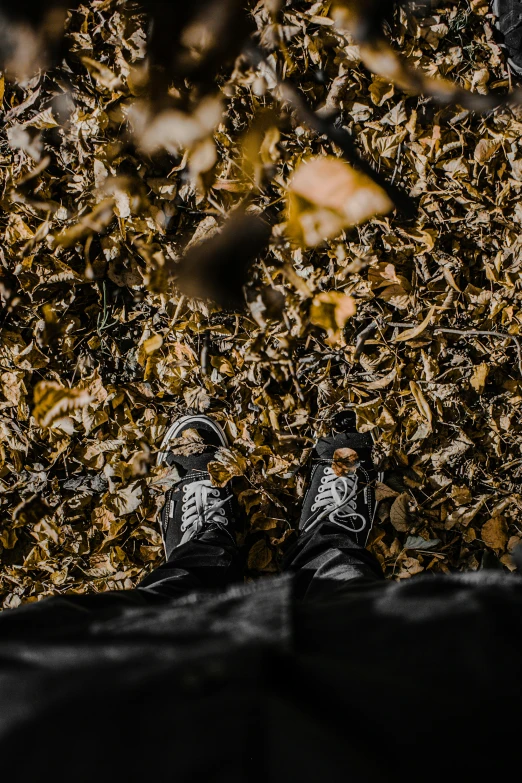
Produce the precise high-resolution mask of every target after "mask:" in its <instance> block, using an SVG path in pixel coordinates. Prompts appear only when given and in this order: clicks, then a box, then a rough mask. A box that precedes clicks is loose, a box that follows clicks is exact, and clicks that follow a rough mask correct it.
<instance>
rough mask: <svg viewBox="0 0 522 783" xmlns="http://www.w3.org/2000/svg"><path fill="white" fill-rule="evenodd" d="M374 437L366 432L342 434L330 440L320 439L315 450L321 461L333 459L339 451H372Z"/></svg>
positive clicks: (333, 436)
mask: <svg viewBox="0 0 522 783" xmlns="http://www.w3.org/2000/svg"><path fill="white" fill-rule="evenodd" d="M372 445H373V440H372V436H371V435H370V434H369V433H366V432H341V433H339V434H338V435H332V436H331V437H329V438H319V440H318V441H317V445H316V447H315V450H316V452H317V456H318V457H319V458H320V459H326V458H328V457H333V455H334V452H335V451H337V449H346V448H349V449H354V450H355V451H357V450H358V449H371V447H372Z"/></svg>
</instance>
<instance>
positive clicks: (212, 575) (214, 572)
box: [138, 530, 242, 597]
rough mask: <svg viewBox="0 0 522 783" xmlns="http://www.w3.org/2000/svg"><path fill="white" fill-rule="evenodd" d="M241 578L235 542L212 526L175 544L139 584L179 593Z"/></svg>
mask: <svg viewBox="0 0 522 783" xmlns="http://www.w3.org/2000/svg"><path fill="white" fill-rule="evenodd" d="M241 579H242V569H241V565H240V561H239V551H238V548H237V546H236V544H235V543H234V542H233V541H232V539H231V538H230V537H229V536H228V535H227V534H226V533H223V532H222V531H220V530H211V531H207V532H206V533H203V535H201V536H200V537H198V538H197V539H192V540H191V541H187V543H186V544H182V545H181V546H178V547H176V549H174V550H173V552H172V554H171V555H170V557H169V559H168V560H167V561H166V562H165V563H163V565H161V566H159V568H156V569H154V571H152V573H150V574H148V575H147V576H146V577H145V579H143V581H142V582H140V584H139V585H138V588H139V589H145V590H147V592H152V593H155V594H157V595H164V596H169V597H176V596H181V595H185V594H186V593H190V592H192V591H193V590H202V589H203V590H204V589H207V588H214V587H216V588H222V587H226V586H227V585H228V584H230V583H231V582H238V581H241Z"/></svg>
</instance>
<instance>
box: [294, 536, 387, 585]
mask: <svg viewBox="0 0 522 783" xmlns="http://www.w3.org/2000/svg"><path fill="white" fill-rule="evenodd" d="M283 569H284V570H286V571H290V572H292V573H294V574H295V597H296V598H299V599H301V598H306V599H309V598H321V597H323V596H328V595H331V594H332V593H337V592H339V591H342V590H344V589H346V587H349V586H350V585H354V584H355V583H360V582H369V581H374V580H376V579H382V578H383V573H382V570H381V567H380V566H379V563H378V562H377V560H376V558H375V557H374V556H373V555H372V554H371V552H368V550H367V549H365V548H364V547H363V546H361V545H360V544H357V543H356V542H355V541H354V540H353V538H351V537H350V535H349V533H347V532H345V531H343V530H342V528H340V527H339V526H338V525H332V524H331V523H330V522H323V523H321V524H319V525H316V527H314V528H313V529H312V530H310V531H309V532H308V533H303V534H302V535H301V536H300V537H299V538H298V540H297V542H296V543H295V544H294V545H293V546H292V547H291V548H290V549H289V551H288V552H287V554H286V556H285V559H284V562H283Z"/></svg>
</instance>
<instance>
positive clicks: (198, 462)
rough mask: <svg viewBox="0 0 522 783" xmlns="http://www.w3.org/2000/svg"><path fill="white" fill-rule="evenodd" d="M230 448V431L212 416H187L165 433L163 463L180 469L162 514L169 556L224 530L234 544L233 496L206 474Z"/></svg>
mask: <svg viewBox="0 0 522 783" xmlns="http://www.w3.org/2000/svg"><path fill="white" fill-rule="evenodd" d="M189 430H190V432H189ZM196 433H197V434H196ZM227 445H228V441H227V437H226V435H225V433H224V432H223V430H222V429H221V427H220V426H219V424H217V423H216V422H215V421H212V419H210V418H209V417H208V416H201V415H199V416H183V417H182V418H180V419H178V420H177V421H175V422H174V423H173V424H172V426H171V427H169V429H168V430H167V432H166V433H165V436H164V438H163V441H162V444H161V447H160V452H159V454H158V465H162V464H167V465H169V466H175V467H176V468H177V470H178V472H179V475H180V477H181V478H180V480H179V481H178V482H177V483H176V484H175V485H174V487H173V488H172V489H171V490H169V491H168V492H167V494H166V498H165V505H164V506H163V510H162V512H161V533H162V537H163V545H164V547H165V555H166V557H167V558H169V557H170V555H171V554H172V551H173V550H174V549H175V548H176V547H178V546H181V544H185V543H186V542H187V541H190V540H191V539H194V538H198V537H199V536H201V535H202V534H203V533H205V532H207V531H208V530H216V529H219V530H221V531H223V532H224V533H225V534H226V535H228V536H229V537H230V539H231V540H232V541H233V542H234V543H235V537H234V533H233V528H234V524H235V521H236V520H235V515H234V511H233V503H232V501H233V496H232V493H231V492H230V490H229V489H227V488H226V487H224V488H222V489H220V488H219V487H215V486H213V484H212V482H211V481H210V474H209V472H208V470H207V465H208V463H209V462H210V461H211V460H212V459H213V458H214V455H215V453H216V451H217V449H218V448H219V447H220V446H227Z"/></svg>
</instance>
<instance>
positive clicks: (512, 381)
mask: <svg viewBox="0 0 522 783" xmlns="http://www.w3.org/2000/svg"><path fill="white" fill-rule="evenodd" d="M329 7H330V3H327V2H317V3H314V4H311V3H309V2H297V1H295V2H290V3H288V4H287V5H286V6H285V9H284V12H283V14H282V28H281V30H280V34H281V36H282V40H283V41H284V46H280V47H278V48H276V49H274V51H273V52H272V54H271V55H270V57H269V62H270V64H271V67H273V68H274V69H279V71H282V72H284V74H285V77H287V78H291V79H292V81H293V84H294V85H295V86H296V88H297V89H298V90H300V91H301V92H302V94H303V95H304V96H306V99H307V102H308V105H309V106H311V107H312V108H313V109H314V110H320V109H321V108H322V109H323V110H336V111H337V112H339V117H340V123H341V125H342V126H343V127H344V128H346V129H348V130H349V131H350V132H351V133H352V135H353V137H354V138H355V139H356V144H357V147H358V148H359V149H360V151H361V153H362V154H363V155H364V156H365V157H366V159H367V160H369V161H371V162H372V163H373V165H374V166H375V167H376V168H378V169H379V171H380V172H381V173H382V174H384V175H385V176H386V177H387V178H388V179H393V182H394V183H395V185H397V186H399V187H402V188H404V189H405V190H406V191H407V192H408V193H409V194H411V195H412V197H413V198H414V199H415V200H416V202H417V204H418V214H417V217H416V218H414V219H409V218H408V219H407V218H405V217H404V216H403V215H401V214H400V212H398V211H393V212H390V213H389V214H388V215H387V216H382V215H381V216H378V217H373V218H372V219H370V220H368V221H367V222H365V223H364V224H362V225H359V226H358V227H355V228H346V229H345V230H344V231H343V232H342V233H339V235H338V236H336V237H335V238H333V239H330V240H328V241H327V242H323V243H320V244H317V245H316V246H314V247H303V246H298V245H297V244H296V243H295V242H293V241H292V240H291V239H289V238H288V237H287V235H286V234H285V231H286V226H285V220H286V217H285V215H286V213H285V212H284V209H283V207H284V204H285V199H286V197H287V192H288V183H289V179H290V178H291V176H292V173H293V171H294V170H295V168H296V167H297V166H298V164H299V162H300V161H301V160H303V158H307V157H310V156H318V155H321V154H324V153H327V154H329V155H333V156H338V155H339V150H338V149H336V148H335V146H334V145H332V144H331V142H329V141H328V140H327V139H326V138H325V137H322V136H318V134H317V133H316V132H315V131H314V130H312V129H310V128H309V127H307V126H306V124H304V123H302V122H301V121H300V120H299V119H297V118H296V116H295V114H294V113H293V112H292V111H291V110H287V109H285V108H284V106H283V108H282V104H281V103H280V102H279V103H278V101H277V99H276V98H274V89H273V88H274V85H272V84H271V83H270V80H271V73H272V71H271V70H270V69H267V68H265V70H263V68H262V67H258V68H255V67H253V66H252V65H251V64H250V63H249V62H248V61H246V60H239V61H238V62H237V63H236V67H235V68H234V69H232V70H231V71H230V72H229V73H228V74H224V75H223V76H221V77H220V78H219V80H218V83H219V90H218V93H219V100H218V99H217V98H216V97H215V96H214V95H211V96H210V97H209V98H208V99H207V103H206V105H205V106H204V108H203V109H202V110H201V112H200V114H199V115H198V116H195V117H194V118H193V120H194V122H196V123H198V128H200V130H199V131H198V133H199V135H197V142H194V141H193V143H192V146H191V148H190V150H189V151H188V152H185V151H184V150H176V149H168V148H166V150H165V151H164V152H163V153H161V154H156V155H152V154H147V153H146V152H145V151H143V150H140V146H139V145H136V144H133V143H132V140H129V139H128V138H127V137H125V135H124V133H123V131H122V128H125V126H126V123H128V122H129V117H130V118H131V120H132V112H133V107H134V106H135V103H136V100H137V99H136V94H137V92H138V88H136V87H135V81H136V78H135V73H136V67H137V66H138V65H139V63H140V62H141V60H142V58H143V56H144V41H145V36H144V27H143V25H144V23H143V20H142V19H141V18H140V17H138V16H134V17H133V18H132V19H131V20H130V21H129V18H128V17H126V16H125V15H124V13H123V11H122V5H121V3H118V2H117V1H116V0H115V1H114V2H112V1H111V0H104V1H103V2H92V3H90V4H88V5H86V6H80V8H79V9H77V10H75V11H73V12H71V14H70V17H69V20H68V32H67V45H68V54H67V56H66V60H65V63H64V64H63V65H61V66H60V67H57V68H54V69H53V70H50V71H47V72H45V73H40V74H38V75H36V76H34V78H32V79H30V80H26V81H25V82H23V83H19V84H14V83H7V82H6V84H5V93H4V95H3V128H2V130H1V131H0V180H1V186H2V190H1V193H2V204H1V206H2V214H1V216H0V221H1V224H2V233H3V242H2V247H1V250H0V262H1V264H0V270H1V275H2V276H1V277H0V287H1V289H2V295H3V298H4V300H5V302H6V308H5V310H4V312H3V314H2V316H1V317H0V328H1V342H0V505H1V515H0V520H1V521H0V560H1V570H0V597H1V601H2V605H3V607H14V606H17V605H18V604H19V603H21V602H24V601H27V600H35V599H39V598H41V597H43V596H47V595H55V594H59V593H63V592H70V591H73V592H87V591H104V590H111V589H118V588H126V587H131V586H133V585H135V584H136V583H137V582H138V581H139V580H140V579H141V578H142V577H143V576H144V575H145V573H147V572H148V571H150V570H151V569H152V568H154V567H155V566H157V565H159V563H160V562H161V561H162V558H163V550H162V544H161V537H160V531H159V527H158V520H157V514H158V509H159V508H160V507H161V504H162V502H163V497H164V491H165V488H166V486H168V482H169V480H170V479H169V476H168V475H167V473H168V471H166V470H165V469H164V468H158V467H157V466H156V464H155V460H156V453H157V448H158V444H159V442H160V441H161V437H162V433H163V431H164V429H165V426H166V425H167V423H168V422H169V421H171V419H172V417H174V416H176V415H178V414H179V413H181V412H185V411H186V410H187V408H189V409H192V410H197V411H201V412H205V413H207V414H209V415H211V416H214V417H215V418H216V419H217V420H218V421H220V422H221V423H222V424H223V425H224V427H225V430H226V432H227V434H228V436H229V439H230V442H231V444H232V446H231V448H230V449H229V450H228V451H227V452H226V453H223V454H222V455H221V457H220V459H221V461H222V463H223V476H225V477H227V476H229V475H230V476H232V475H233V476H235V477H236V491H237V494H238V497H239V501H240V503H241V504H242V506H243V507H244V508H245V510H246V511H247V512H248V514H249V518H250V524H249V529H248V531H247V533H246V534H245V536H244V541H243V542H242V543H244V546H245V551H246V553H247V555H246V575H247V576H248V577H257V576H259V575H260V574H263V573H267V572H274V571H277V570H278V567H279V562H280V558H281V555H282V553H283V552H284V549H285V547H286V546H288V544H289V543H291V541H292V540H293V537H294V536H295V525H296V520H297V518H298V514H299V500H300V498H301V497H302V494H303V487H304V481H305V475H306V460H307V457H308V456H309V453H310V448H311V446H312V445H313V442H314V439H315V438H316V437H317V435H320V434H325V433H326V432H327V431H328V421H329V419H330V418H331V416H332V415H333V414H334V413H335V412H337V411H340V410H343V409H344V408H346V407H350V408H352V409H353V410H355V412H356V415H357V425H358V428H359V429H360V430H361V431H363V432H366V431H372V430H373V432H374V434H375V435H376V445H375V457H376V459H378V460H379V461H380V463H381V465H382V466H383V467H384V468H385V471H386V473H385V479H384V481H385V483H384V484H383V485H381V486H380V487H378V494H379V498H380V505H379V509H378V516H377V523H376V525H375V528H374V530H373V532H372V536H371V540H370V544H369V546H370V549H371V550H372V551H373V552H374V553H375V555H376V556H377V558H378V559H379V561H380V563H381V564H382V566H383V568H384V570H385V573H386V575H387V576H388V577H389V578H392V579H404V578H408V577H410V576H412V575H414V574H417V573H421V572H448V571H454V570H458V571H460V570H475V569H477V568H479V567H480V565H481V563H482V560H483V554H484V552H491V553H492V554H493V555H495V557H497V558H499V560H500V561H501V563H502V564H503V566H504V567H505V568H507V569H513V567H514V566H513V561H512V557H511V552H512V550H513V548H514V547H515V545H516V544H517V543H518V541H519V540H520V539H521V538H522V523H521V521H520V509H521V506H522V499H521V495H520V488H521V476H522V451H521V445H522V415H521V411H522V406H521V403H522V375H521V362H520V360H519V359H520V357H519V350H520V348H519V344H518V342H517V340H516V336H517V335H519V334H520V329H521V324H522V300H521V297H522V294H521V290H522V289H521V286H520V268H521V265H522V236H521V224H522V206H521V201H520V193H521V189H522V142H521V139H522V111H521V110H520V109H518V108H517V107H513V106H506V107H504V108H500V109H497V110H495V111H492V112H489V113H487V114H483V115H482V116H481V115H478V114H474V113H472V112H469V111H464V110H463V109H462V108H461V107H458V106H447V107H438V106H437V105H436V104H434V103H433V101H432V100H429V99H426V98H419V97H416V96H413V95H411V94H406V93H405V92H403V91H402V90H401V89H399V88H397V87H394V86H393V85H392V84H391V83H389V82H388V81H386V80H385V79H384V78H382V77H380V76H375V75H372V73H371V72H370V71H369V70H367V68H366V67H365V66H364V65H363V64H362V63H361V59H360V57H359V52H358V47H357V45H355V44H354V43H353V41H352V42H351V41H350V39H349V38H348V37H347V36H346V35H343V34H341V33H339V32H338V31H336V29H335V28H334V27H333V26H332V24H331V19H330V17H329V16H328V13H329ZM254 18H255V22H256V24H257V26H258V29H259V30H260V32H261V39H263V37H264V38H265V39H268V38H269V33H270V30H269V16H268V14H267V13H266V11H265V10H264V6H263V5H262V4H259V6H258V7H257V8H256V11H255V14H254ZM387 35H388V39H389V41H390V43H391V44H392V45H393V46H394V48H395V49H397V50H399V51H401V52H402V53H404V54H405V55H406V56H407V57H408V59H409V60H410V62H412V63H414V64H415V66H416V67H417V68H419V69H421V70H423V71H425V72H427V73H428V74H430V75H432V76H438V75H440V76H445V77H446V78H448V79H451V80H454V81H455V82H457V83H458V84H459V85H461V86H463V87H466V88H467V89H470V90H471V91H472V92H477V93H478V94H488V93H493V94H495V93H502V92H506V91H507V90H508V89H510V88H511V86H512V85H511V76H510V74H509V73H508V69H507V65H506V61H505V57H504V54H503V52H502V50H501V49H500V48H499V46H498V44H497V42H496V39H495V36H494V33H493V19H492V16H491V12H490V8H489V5H488V4H487V3H486V2H483V1H482V0H472V2H470V3H458V4H454V3H451V2H441V3H438V4H437V5H434V7H433V8H432V10H431V11H430V16H427V15H426V14H425V15H424V16H423V17H414V16H413V15H411V14H407V13H406V12H405V11H404V10H402V11H399V12H397V14H396V18H395V22H394V24H393V25H392V26H391V27H390V29H389V30H388V33H387ZM216 107H218V109H219V112H220V114H219V117H218V120H217V121H216V120H215V119H213V118H214V116H215V113H216ZM260 113H263V117H264V120H263V123H261V124H260V125H259V124H258V125H257V126H256V125H255V122H254V118H255V117H258V116H259V114H260ZM64 118H65V119H64ZM252 128H253V130H252ZM249 129H250V134H249ZM252 146H256V150H257V152H258V154H259V160H258V162H257V163H253V164H252V161H250V164H249V165H245V158H248V156H249V155H251V152H250V150H251V148H252ZM246 195H248V197H249V199H250V205H251V206H250V209H251V210H254V211H255V210H256V209H257V210H258V211H259V212H261V211H262V210H264V209H266V208H267V206H268V205H276V206H277V205H279V206H281V211H280V212H279V218H278V223H277V225H275V226H274V228H273V232H272V234H273V237H272V241H271V245H270V249H269V250H268V251H267V252H266V253H264V254H263V256H262V257H261V258H260V259H258V260H257V261H256V263H255V264H254V265H253V267H252V269H251V271H250V274H249V279H248V284H247V286H246V289H245V296H246V300H247V302H248V305H247V306H246V308H244V309H237V310H231V309H222V308H219V307H217V306H215V305H212V304H209V303H204V302H202V301H200V300H197V299H191V298H189V297H187V296H183V295H181V294H180V293H179V292H178V291H177V290H176V288H175V285H174V284H171V285H170V287H168V288H165V286H164V285H163V286H162V285H161V284H160V282H161V281H160V282H158V280H160V278H161V269H162V267H163V266H164V264H165V261H166V260H168V259H171V260H173V261H176V259H178V258H179V257H180V255H181V254H182V251H183V250H184V248H186V247H187V245H188V244H189V243H190V244H191V246H194V245H195V244H196V243H197V242H198V241H200V240H201V239H204V238H205V237H208V236H209V235H212V234H213V233H215V232H216V230H217V229H218V228H219V227H220V226H221V225H222V224H223V222H224V220H225V218H226V216H227V215H228V214H229V213H230V211H231V210H232V208H233V207H234V206H235V205H237V204H238V203H239V202H240V201H241V199H243V198H245V197H246ZM330 292H341V293H343V294H349V295H350V296H351V297H352V298H353V300H354V301H355V304H356V313H355V315H354V316H353V317H351V318H350V319H349V320H348V322H347V324H346V327H345V328H344V330H343V331H342V332H341V333H340V334H339V335H337V336H336V337H335V336H334V339H332V335H331V334H330V336H329V335H328V333H327V331H325V329H324V328H323V326H322V325H321V320H320V318H319V319H317V318H316V319H315V320H314V319H311V317H310V313H311V307H312V306H313V303H314V302H317V301H327V298H326V299H325V298H324V297H323V300H318V299H317V297H318V296H319V295H320V294H328V293H330ZM371 322H375V324H376V327H375V330H374V331H373V332H372V333H371V334H370V335H369V338H368V339H367V340H366V341H365V342H364V345H362V349H361V348H359V349H358V350H356V343H357V340H358V337H359V335H360V333H361V331H362V330H363V329H364V328H365V327H366V326H367V325H368V324H369V323H371ZM423 323H424V327H423V328H422V329H418V330H417V333H416V334H414V335H413V336H412V335H411V334H410V335H408V334H406V335H405V334H404V332H405V330H406V329H407V328H408V327H415V326H417V325H421V324H423ZM390 324H400V325H399V326H393V325H390ZM443 328H446V329H456V330H461V332H463V333H451V332H445V331H438V329H439V330H441V329H443ZM476 331H479V332H488V331H489V332H496V333H498V334H496V335H487V334H475V333H473V332H476ZM401 334H402V335H403V338H404V339H401ZM64 390H65V391H64ZM38 406H40V407H39V408H38Z"/></svg>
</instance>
